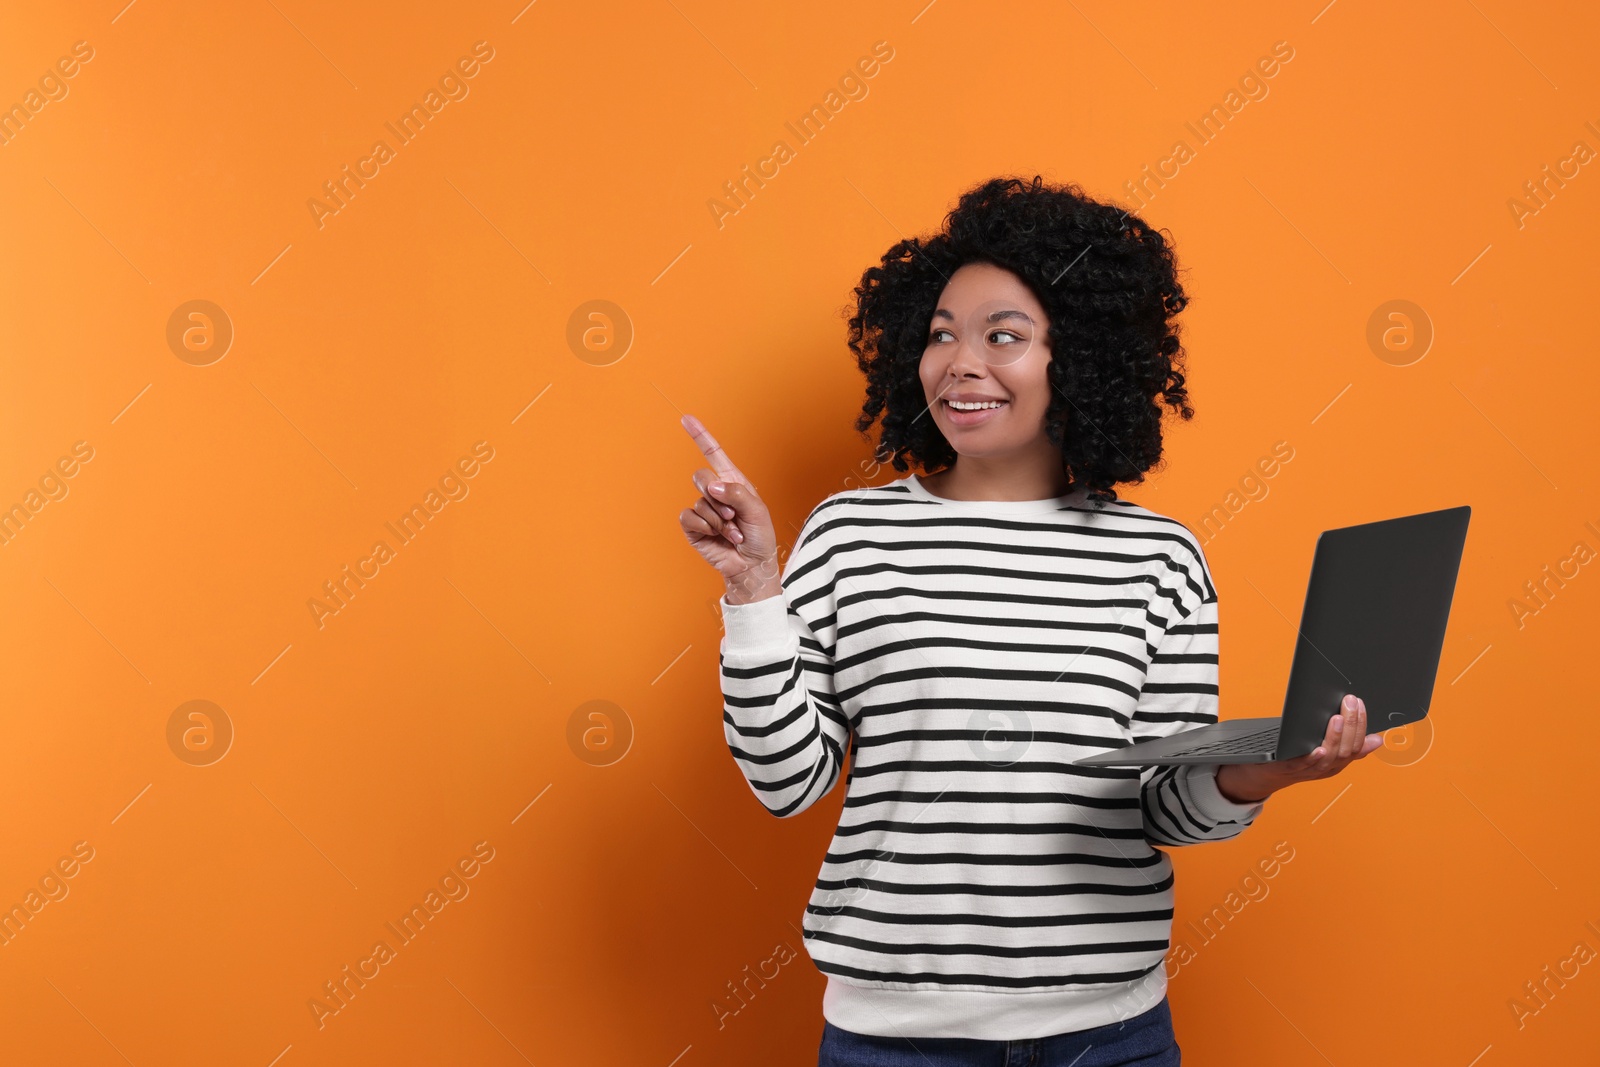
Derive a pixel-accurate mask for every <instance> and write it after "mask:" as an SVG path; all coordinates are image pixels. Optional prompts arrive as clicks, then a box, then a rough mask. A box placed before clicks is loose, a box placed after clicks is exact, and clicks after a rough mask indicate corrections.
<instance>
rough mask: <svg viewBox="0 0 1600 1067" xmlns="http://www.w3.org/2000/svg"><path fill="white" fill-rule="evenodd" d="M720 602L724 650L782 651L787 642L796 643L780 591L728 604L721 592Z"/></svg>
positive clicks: (785, 603) (786, 605)
mask: <svg viewBox="0 0 1600 1067" xmlns="http://www.w3.org/2000/svg"><path fill="white" fill-rule="evenodd" d="M720 603H721V605H722V629H723V638H722V651H723V652H724V653H728V652H733V653H741V652H745V653H748V652H782V651H784V650H786V649H787V648H788V647H789V644H790V642H794V643H795V644H798V643H799V639H798V636H797V635H796V634H795V632H794V628H793V627H792V626H790V625H789V604H788V602H787V601H786V600H785V599H784V597H783V595H782V594H781V593H780V594H776V595H774V596H769V597H765V598H763V599H761V600H752V601H750V602H749V603H747V604H730V603H729V602H728V597H727V594H726V593H724V594H723V596H722V600H721V601H720Z"/></svg>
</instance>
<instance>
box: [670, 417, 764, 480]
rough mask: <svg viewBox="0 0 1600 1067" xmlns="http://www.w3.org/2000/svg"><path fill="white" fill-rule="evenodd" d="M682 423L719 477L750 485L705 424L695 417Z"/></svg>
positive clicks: (688, 418)
mask: <svg viewBox="0 0 1600 1067" xmlns="http://www.w3.org/2000/svg"><path fill="white" fill-rule="evenodd" d="M682 422H683V428H684V429H685V430H688V431H689V436H690V437H693V438H694V443H695V444H697V445H699V446H700V451H701V452H703V453H705V457H706V459H708V460H710V461H711V466H712V468H713V469H715V470H716V472H717V474H718V476H719V477H721V478H723V479H724V480H726V481H735V482H739V483H741V484H748V483H747V482H745V477H744V474H743V473H741V472H740V470H739V468H738V467H736V466H734V463H733V460H731V459H729V458H728V453H727V452H725V451H724V450H723V448H722V446H721V445H720V444H718V443H717V439H716V438H715V437H713V436H711V431H710V430H708V429H706V428H705V424H704V423H702V422H701V421H700V420H699V419H697V418H695V417H694V416H693V415H685V416H684V417H683V419H682Z"/></svg>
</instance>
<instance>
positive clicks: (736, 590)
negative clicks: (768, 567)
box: [723, 581, 783, 604]
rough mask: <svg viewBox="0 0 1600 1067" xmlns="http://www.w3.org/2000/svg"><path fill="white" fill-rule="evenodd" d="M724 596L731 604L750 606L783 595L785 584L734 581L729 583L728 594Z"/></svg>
mask: <svg viewBox="0 0 1600 1067" xmlns="http://www.w3.org/2000/svg"><path fill="white" fill-rule="evenodd" d="M723 595H724V596H726V597H727V599H728V603H730V604H750V603H753V602H755V601H757V600H766V599H767V598H768V597H774V596H781V595H783V584H782V583H781V582H772V581H767V582H763V581H752V582H750V583H748V584H745V583H741V582H737V581H733V582H729V583H728V589H727V592H726V593H725V594H723Z"/></svg>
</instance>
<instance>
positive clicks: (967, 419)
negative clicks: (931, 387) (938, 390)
mask: <svg viewBox="0 0 1600 1067" xmlns="http://www.w3.org/2000/svg"><path fill="white" fill-rule="evenodd" d="M939 406H940V407H942V408H944V417H945V418H947V419H949V420H950V421H951V423H953V424H954V425H956V426H958V427H966V426H981V425H983V424H984V423H986V422H988V421H989V420H990V419H992V418H994V417H995V416H996V415H998V414H1000V412H1002V411H1004V410H1005V409H1006V408H1007V407H1009V406H1010V402H1009V401H1006V400H1002V401H1000V406H999V407H997V408H980V409H978V410H977V411H960V410H958V409H956V408H953V407H951V406H950V401H949V400H948V399H946V398H943V397H941V398H940V402H939Z"/></svg>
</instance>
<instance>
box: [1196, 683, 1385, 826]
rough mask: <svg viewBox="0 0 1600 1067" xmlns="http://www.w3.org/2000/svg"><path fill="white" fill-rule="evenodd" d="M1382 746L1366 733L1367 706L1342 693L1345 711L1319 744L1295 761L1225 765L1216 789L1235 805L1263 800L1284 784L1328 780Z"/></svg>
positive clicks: (1378, 736) (1376, 737) (1334, 719)
mask: <svg viewBox="0 0 1600 1067" xmlns="http://www.w3.org/2000/svg"><path fill="white" fill-rule="evenodd" d="M1382 747H1383V735H1382V734H1369V733H1367V703H1366V701H1364V700H1362V699H1361V698H1360V697H1358V696H1354V695H1353V694H1349V693H1347V694H1345V698H1344V709H1343V711H1342V712H1341V713H1340V714H1337V715H1334V716H1332V717H1331V718H1330V719H1329V720H1328V732H1327V734H1326V735H1325V736H1324V737H1323V739H1322V744H1320V745H1318V746H1317V747H1316V748H1314V749H1312V750H1311V751H1310V752H1308V753H1306V754H1305V755H1304V756H1297V757H1296V758H1294V759H1288V760H1274V761H1272V762H1271V763H1225V764H1223V765H1222V766H1221V767H1219V768H1217V788H1218V789H1219V790H1221V791H1222V795H1223V796H1225V797H1227V798H1228V799H1229V800H1232V801H1234V802H1235V803H1238V804H1254V803H1255V802H1257V801H1260V800H1265V799H1266V798H1267V797H1269V796H1271V795H1272V794H1273V793H1275V792H1277V791H1278V790H1280V789H1282V788H1283V787H1284V786H1286V785H1294V784H1295V783H1296V782H1310V781H1314V780H1316V779H1318V778H1331V777H1333V776H1334V775H1336V774H1338V773H1339V772H1340V771H1342V770H1344V769H1345V768H1346V767H1348V766H1349V765H1350V764H1351V762H1353V761H1354V760H1358V759H1363V758H1365V757H1367V756H1369V755H1371V754H1372V753H1374V752H1376V751H1377V750H1378V749H1380V748H1382Z"/></svg>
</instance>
